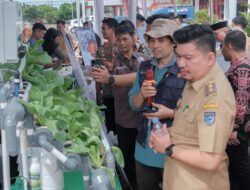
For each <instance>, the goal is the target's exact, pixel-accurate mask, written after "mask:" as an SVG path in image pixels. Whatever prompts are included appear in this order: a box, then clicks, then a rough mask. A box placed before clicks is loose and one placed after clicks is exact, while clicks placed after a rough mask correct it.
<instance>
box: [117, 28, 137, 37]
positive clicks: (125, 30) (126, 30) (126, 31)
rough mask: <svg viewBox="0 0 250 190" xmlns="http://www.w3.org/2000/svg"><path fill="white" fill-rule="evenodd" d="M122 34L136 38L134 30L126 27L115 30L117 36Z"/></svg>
mask: <svg viewBox="0 0 250 190" xmlns="http://www.w3.org/2000/svg"><path fill="white" fill-rule="evenodd" d="M121 34H129V35H130V36H131V37H133V36H134V34H135V30H133V28H131V27H128V26H126V25H121V26H118V27H117V28H116V30H115V36H118V35H121Z"/></svg>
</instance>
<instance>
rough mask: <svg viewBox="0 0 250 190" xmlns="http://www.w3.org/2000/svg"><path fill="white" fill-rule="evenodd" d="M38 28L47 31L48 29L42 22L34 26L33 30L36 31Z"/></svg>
mask: <svg viewBox="0 0 250 190" xmlns="http://www.w3.org/2000/svg"><path fill="white" fill-rule="evenodd" d="M36 30H45V31H46V30H47V29H46V27H45V26H44V25H43V24H42V23H39V22H37V23H35V24H34V25H33V27H32V31H33V32H34V31H36Z"/></svg>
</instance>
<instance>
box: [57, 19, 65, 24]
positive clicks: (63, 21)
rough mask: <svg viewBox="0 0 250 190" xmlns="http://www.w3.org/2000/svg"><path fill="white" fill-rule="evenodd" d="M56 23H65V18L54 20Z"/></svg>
mask: <svg viewBox="0 0 250 190" xmlns="http://www.w3.org/2000/svg"><path fill="white" fill-rule="evenodd" d="M56 24H62V25H65V24H66V22H65V20H63V19H59V20H58V21H56Z"/></svg>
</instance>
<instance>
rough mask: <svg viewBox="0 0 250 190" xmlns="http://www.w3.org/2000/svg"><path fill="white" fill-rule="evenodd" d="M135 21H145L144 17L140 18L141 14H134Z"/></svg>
mask: <svg viewBox="0 0 250 190" xmlns="http://www.w3.org/2000/svg"><path fill="white" fill-rule="evenodd" d="M136 20H140V21H142V22H143V21H145V17H144V16H142V15H141V14H139V13H137V14H136Z"/></svg>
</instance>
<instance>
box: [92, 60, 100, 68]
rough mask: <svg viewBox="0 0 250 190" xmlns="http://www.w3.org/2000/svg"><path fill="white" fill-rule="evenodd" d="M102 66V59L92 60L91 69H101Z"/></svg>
mask: <svg viewBox="0 0 250 190" xmlns="http://www.w3.org/2000/svg"><path fill="white" fill-rule="evenodd" d="M101 65H102V61H101V59H99V58H96V59H92V60H91V67H97V68H101Z"/></svg>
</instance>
